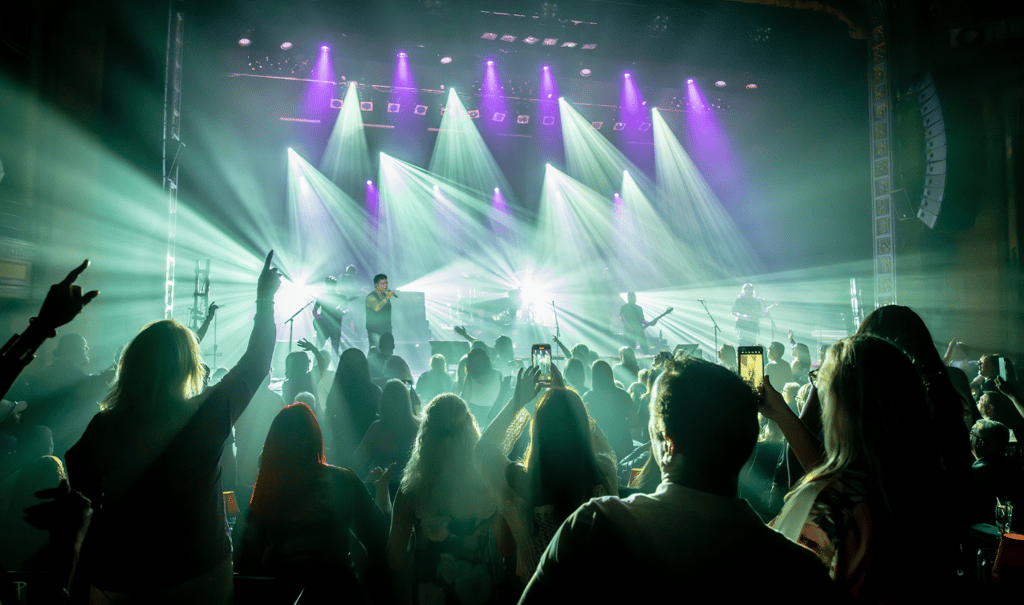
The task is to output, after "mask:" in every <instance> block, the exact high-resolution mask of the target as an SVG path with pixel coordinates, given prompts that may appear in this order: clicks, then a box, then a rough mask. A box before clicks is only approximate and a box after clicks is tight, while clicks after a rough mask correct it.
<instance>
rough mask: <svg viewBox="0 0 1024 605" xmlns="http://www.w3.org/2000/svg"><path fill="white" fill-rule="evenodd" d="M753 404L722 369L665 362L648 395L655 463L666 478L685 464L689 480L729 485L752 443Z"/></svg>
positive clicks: (750, 394)
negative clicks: (700, 477)
mask: <svg viewBox="0 0 1024 605" xmlns="http://www.w3.org/2000/svg"><path fill="white" fill-rule="evenodd" d="M757 404H758V401H757V395H756V394H755V393H754V391H753V390H752V389H751V388H750V387H749V386H747V384H746V383H744V382H743V380H741V379H740V377H739V376H737V375H736V374H735V373H734V372H731V371H730V370H729V369H727V368H725V367H722V366H719V365H716V364H712V363H710V362H707V361H704V360H701V359H697V358H693V357H691V358H688V359H685V360H683V361H674V360H670V361H668V362H666V363H665V367H664V371H663V372H662V374H661V376H659V378H658V380H657V382H656V384H655V386H654V390H653V392H652V394H651V416H650V427H649V430H650V434H651V442H652V447H653V448H654V452H655V456H656V458H655V459H656V460H657V461H658V464H659V465H660V466H661V467H662V470H663V471H665V472H668V471H670V467H671V466H672V465H674V464H676V463H677V462H679V461H685V463H686V465H687V466H688V469H689V472H690V474H691V475H699V474H702V475H703V476H704V477H711V476H715V475H721V476H722V477H723V478H725V479H728V480H731V481H733V482H734V481H735V479H736V478H737V477H738V476H739V472H740V469H741V468H742V467H743V465H744V464H745V463H746V461H747V459H748V458H749V457H750V454H751V452H752V451H753V449H754V444H755V443H756V441H757V433H758V422H757ZM669 474H671V473H669Z"/></svg>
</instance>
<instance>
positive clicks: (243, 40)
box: [238, 38, 252, 46]
mask: <svg viewBox="0 0 1024 605" xmlns="http://www.w3.org/2000/svg"><path fill="white" fill-rule="evenodd" d="M250 44H252V40H250V39H249V38H239V39H238V45H239V46H249V45H250Z"/></svg>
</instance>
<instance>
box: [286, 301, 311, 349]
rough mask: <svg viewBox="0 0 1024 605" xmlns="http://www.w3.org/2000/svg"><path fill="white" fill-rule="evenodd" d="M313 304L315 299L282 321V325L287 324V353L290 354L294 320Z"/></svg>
mask: <svg viewBox="0 0 1024 605" xmlns="http://www.w3.org/2000/svg"><path fill="white" fill-rule="evenodd" d="M315 302H316V299H315V298H314V299H313V300H311V301H309V302H308V303H306V304H305V305H303V306H302V308H301V309H299V310H298V311H296V312H295V314H294V315H292V316H291V317H289V318H288V319H286V320H284V323H286V324H288V352H289V353H291V352H292V334H293V333H294V331H295V318H296V317H298V316H299V313H302V312H303V311H305V310H306V307H308V306H309V305H311V304H313V303H315Z"/></svg>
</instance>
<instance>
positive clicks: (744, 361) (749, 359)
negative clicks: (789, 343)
mask: <svg viewBox="0 0 1024 605" xmlns="http://www.w3.org/2000/svg"><path fill="white" fill-rule="evenodd" d="M736 365H737V367H738V368H739V369H740V378H742V379H743V381H744V382H746V383H747V384H748V385H750V388H752V389H754V390H755V391H758V392H760V390H761V383H762V382H764V347H762V346H761V345H755V346H746V347H737V348H736Z"/></svg>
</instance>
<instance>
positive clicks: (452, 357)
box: [430, 340, 469, 365]
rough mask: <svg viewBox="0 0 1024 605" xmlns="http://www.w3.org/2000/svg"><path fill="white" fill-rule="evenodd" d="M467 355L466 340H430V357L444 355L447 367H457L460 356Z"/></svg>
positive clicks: (467, 344) (467, 342)
mask: <svg viewBox="0 0 1024 605" xmlns="http://www.w3.org/2000/svg"><path fill="white" fill-rule="evenodd" d="M466 353H469V341H466V340H431V341H430V356H431V357H433V356H434V355H439V354H440V355H444V360H445V361H446V362H447V363H448V365H459V360H460V359H462V356H463V355H465V354H466Z"/></svg>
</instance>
